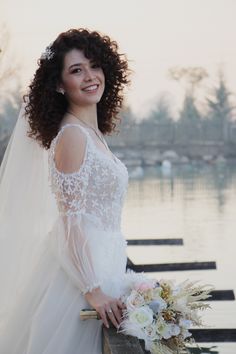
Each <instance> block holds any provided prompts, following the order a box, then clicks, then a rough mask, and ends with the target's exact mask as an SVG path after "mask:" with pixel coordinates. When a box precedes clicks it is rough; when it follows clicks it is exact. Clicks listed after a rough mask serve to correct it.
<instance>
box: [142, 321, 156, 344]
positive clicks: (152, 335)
mask: <svg viewBox="0 0 236 354" xmlns="http://www.w3.org/2000/svg"><path fill="white" fill-rule="evenodd" d="M144 332H145V333H146V335H147V336H148V338H149V339H150V340H151V341H153V340H156V339H160V336H159V335H158V333H157V331H156V328H155V326H153V325H152V324H151V325H149V326H146V327H145V330H144Z"/></svg>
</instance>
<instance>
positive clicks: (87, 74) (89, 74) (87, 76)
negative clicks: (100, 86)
mask: <svg viewBox="0 0 236 354" xmlns="http://www.w3.org/2000/svg"><path fill="white" fill-rule="evenodd" d="M85 80H86V81H91V80H93V73H92V70H91V69H90V68H88V69H86V71H85Z"/></svg>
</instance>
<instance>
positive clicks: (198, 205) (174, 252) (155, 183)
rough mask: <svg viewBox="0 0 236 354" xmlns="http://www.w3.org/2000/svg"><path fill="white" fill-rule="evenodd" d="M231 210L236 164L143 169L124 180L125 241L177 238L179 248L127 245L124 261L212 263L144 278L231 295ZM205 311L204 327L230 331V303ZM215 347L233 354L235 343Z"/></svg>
mask: <svg viewBox="0 0 236 354" xmlns="http://www.w3.org/2000/svg"><path fill="white" fill-rule="evenodd" d="M130 173H131V174H132V171H131V170H130ZM235 212H236V163H227V164H226V163H219V164H217V165H207V164H202V163H194V164H189V165H182V166H174V167H172V168H171V169H168V168H167V169H164V170H163V169H162V168H161V167H160V166H158V167H150V168H145V170H144V174H143V176H142V177H137V178H134V179H133V178H130V181H129V188H128V193H127V197H126V200H125V205H124V209H123V215H122V229H123V232H124V234H125V236H126V238H127V239H138V238H183V241H184V245H183V246H128V249H127V253H128V257H129V258H130V259H131V260H132V262H133V263H135V264H152V263H174V262H193V261H199V262H200V261H216V264H217V269H216V270H197V271H184V272H180V271H178V272H163V273H150V274H149V275H150V276H152V277H155V278H168V279H177V281H182V280H184V279H193V280H200V281H201V282H202V283H210V284H212V285H213V286H214V287H215V289H216V290H234V293H235V294H236V215H235ZM211 307H212V309H211V310H207V311H206V312H205V313H204V322H205V323H206V324H207V327H210V328H236V301H212V302H211ZM216 345H217V348H215V349H214V350H213V349H212V352H214V353H220V354H235V353H236V343H222V344H216ZM204 346H210V344H209V345H208V344H207V345H206V344H205V345H204ZM203 352H204V351H203ZM203 352H202V353H203ZM208 352H209V351H208ZM210 352H211V351H210Z"/></svg>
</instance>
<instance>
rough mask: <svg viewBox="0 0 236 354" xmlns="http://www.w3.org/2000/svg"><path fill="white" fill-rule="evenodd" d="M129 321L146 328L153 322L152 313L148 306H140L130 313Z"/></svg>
mask: <svg viewBox="0 0 236 354" xmlns="http://www.w3.org/2000/svg"><path fill="white" fill-rule="evenodd" d="M129 321H130V322H131V323H134V324H137V325H139V326H140V327H142V328H143V327H146V326H148V325H150V324H151V323H152V321H153V312H152V310H151V309H150V308H149V307H148V306H142V307H139V308H137V309H136V310H134V311H133V312H131V313H130V316H129Z"/></svg>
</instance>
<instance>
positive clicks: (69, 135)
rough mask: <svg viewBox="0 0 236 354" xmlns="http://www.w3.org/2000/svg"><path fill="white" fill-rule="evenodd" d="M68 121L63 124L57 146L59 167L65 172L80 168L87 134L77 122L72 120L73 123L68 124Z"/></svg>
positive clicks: (57, 163) (57, 164) (56, 156)
mask: <svg viewBox="0 0 236 354" xmlns="http://www.w3.org/2000/svg"><path fill="white" fill-rule="evenodd" d="M68 123H69V122H68ZM68 123H64V124H63V125H62V126H61V128H60V129H62V130H61V132H60V135H59V137H58V139H57V144H56V147H55V163H56V166H57V169H58V170H59V171H61V172H64V173H71V172H74V171H77V170H78V169H79V167H80V165H81V164H82V162H83V160H84V155H85V150H86V135H85V133H84V131H83V129H82V128H81V127H80V126H79V125H78V124H76V123H71V122H70V124H73V125H70V124H69V125H66V124H68ZM64 126H65V127H64Z"/></svg>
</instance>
